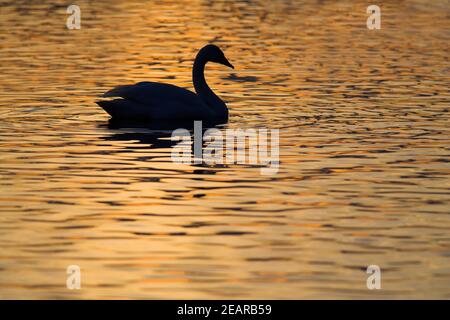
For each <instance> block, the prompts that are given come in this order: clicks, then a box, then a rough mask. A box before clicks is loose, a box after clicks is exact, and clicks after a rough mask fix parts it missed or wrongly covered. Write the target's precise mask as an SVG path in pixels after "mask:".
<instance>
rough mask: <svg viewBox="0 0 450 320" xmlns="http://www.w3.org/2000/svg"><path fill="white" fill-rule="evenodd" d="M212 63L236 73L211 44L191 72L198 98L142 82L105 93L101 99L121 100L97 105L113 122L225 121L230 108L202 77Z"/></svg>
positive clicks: (161, 85) (184, 90) (206, 47)
mask: <svg viewBox="0 0 450 320" xmlns="http://www.w3.org/2000/svg"><path fill="white" fill-rule="evenodd" d="M209 61H210V62H215V63H220V64H223V65H225V66H228V67H230V68H233V69H234V67H233V65H232V64H231V63H230V62H229V61H228V60H227V58H225V55H224V53H223V52H222V50H220V48H219V47H217V46H215V45H212V44H209V45H206V46H205V47H203V48H202V49H201V50H200V51H199V52H198V53H197V56H196V57H195V61H194V67H193V70H192V82H193V83H194V88H195V92H196V93H197V94H195V93H194V92H192V91H189V90H186V89H184V88H180V87H177V86H174V85H171V84H166V83H158V82H139V83H136V84H134V85H124V86H118V87H116V88H114V89H112V90H110V91H108V92H106V93H105V94H103V96H102V97H104V98H110V97H119V99H114V100H103V101H97V104H98V105H99V106H100V107H102V108H103V109H104V110H105V111H106V112H107V113H108V114H109V115H111V117H112V119H114V120H126V121H127V120H138V121H142V120H144V121H146V120H150V121H154V120H157V121H159V120H162V121H180V120H183V121H185V120H208V121H215V120H218V121H222V120H225V121H226V120H227V119H228V108H227V106H226V104H225V103H224V102H223V101H222V100H221V99H220V98H219V97H218V96H217V95H216V94H214V92H213V91H212V90H211V89H210V88H209V86H208V84H207V83H206V80H205V76H204V74H203V73H204V70H205V65H206V63H208V62H209Z"/></svg>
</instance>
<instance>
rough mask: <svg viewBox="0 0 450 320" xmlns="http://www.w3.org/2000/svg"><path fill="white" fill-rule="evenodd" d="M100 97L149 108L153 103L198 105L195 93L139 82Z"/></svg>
mask: <svg viewBox="0 0 450 320" xmlns="http://www.w3.org/2000/svg"><path fill="white" fill-rule="evenodd" d="M102 97H104V98H110V97H121V98H124V99H127V100H131V101H135V102H138V103H141V104H144V105H149V106H151V105H152V104H154V103H155V102H170V101H171V100H172V101H175V102H177V103H185V104H187V105H192V104H195V103H198V97H197V95H196V94H195V93H193V92H191V91H189V90H186V89H183V88H180V87H177V86H174V85H171V84H166V83H157V82H139V83H136V84H133V85H124V86H118V87H116V88H114V89H112V90H110V91H108V92H106V93H105V94H103V96H102Z"/></svg>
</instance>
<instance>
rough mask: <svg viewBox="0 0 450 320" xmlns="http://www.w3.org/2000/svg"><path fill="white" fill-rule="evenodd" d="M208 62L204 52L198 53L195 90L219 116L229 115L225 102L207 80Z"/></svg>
mask: <svg viewBox="0 0 450 320" xmlns="http://www.w3.org/2000/svg"><path fill="white" fill-rule="evenodd" d="M207 62H208V60H207V59H206V57H204V56H203V54H202V52H199V53H198V54H197V57H196V58H195V61H194V68H193V70H192V82H193V83H194V88H195V92H196V93H197V95H198V96H199V97H200V99H202V100H203V102H205V104H206V105H208V107H210V108H211V109H212V110H213V111H214V112H215V113H216V114H217V116H219V117H227V116H228V109H227V106H226V105H225V103H224V102H223V101H222V100H220V98H219V97H218V96H217V95H216V94H215V93H214V92H213V91H212V90H211V88H210V87H209V86H208V84H207V83H206V80H205V75H204V71H205V65H206V63H207Z"/></svg>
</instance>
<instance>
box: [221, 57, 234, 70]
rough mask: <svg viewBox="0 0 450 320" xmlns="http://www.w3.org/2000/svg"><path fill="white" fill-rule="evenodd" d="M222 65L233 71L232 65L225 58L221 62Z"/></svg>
mask: <svg viewBox="0 0 450 320" xmlns="http://www.w3.org/2000/svg"><path fill="white" fill-rule="evenodd" d="M222 64H223V65H225V66H227V67H230V68H231V69H234V67H233V65H232V64H231V63H230V61H228V60H227V58H225V60H224V61H223V62H222Z"/></svg>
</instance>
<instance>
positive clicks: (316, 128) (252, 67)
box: [0, 0, 450, 299]
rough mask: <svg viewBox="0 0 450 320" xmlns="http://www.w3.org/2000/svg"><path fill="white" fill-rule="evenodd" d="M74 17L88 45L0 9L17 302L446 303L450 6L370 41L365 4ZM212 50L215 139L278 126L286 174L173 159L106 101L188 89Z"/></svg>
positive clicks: (186, 6) (396, 14)
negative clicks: (374, 275) (218, 56)
mask: <svg viewBox="0 0 450 320" xmlns="http://www.w3.org/2000/svg"><path fill="white" fill-rule="evenodd" d="M30 2H31V3H30ZM77 4H78V5H79V6H80V7H81V13H82V27H81V30H68V29H67V28H66V25H65V24H66V19H67V16H68V15H67V14H66V6H67V3H66V2H65V1H40V2H39V3H38V2H37V1H8V0H7V1H1V2H0V7H1V9H0V30H2V31H1V32H0V61H1V64H0V177H1V179H0V191H1V192H0V212H1V214H0V230H1V232H0V248H1V252H0V297H1V298H37V299H43V298H190V299H194V298H207V299H212V298H259V299H266V298H276V299H300V298H301V299H303V298H423V297H429V298H447V299H448V298H450V235H449V227H450V216H449V205H450V197H449V187H450V181H449V174H450V167H449V162H448V161H449V155H450V150H449V142H450V135H449V134H450V132H449V131H450V130H449V118H450V117H449V112H448V111H449V98H450V94H449V89H448V88H449V87H450V77H449V61H448V51H449V46H448V44H449V43H450V42H449V40H450V39H449V38H450V33H449V30H450V28H449V27H450V25H449V21H450V20H449V14H450V7H449V5H448V2H447V1H433V2H432V3H431V4H430V3H429V2H428V1H378V2H377V4H378V5H379V6H380V7H381V10H382V28H381V30H374V31H371V30H368V29H367V27H366V19H367V14H366V7H367V3H366V2H365V1H339V2H334V1H288V0H286V1H281V0H274V1H262V0H261V1H260V0H248V1H199V0H196V1H145V2H144V1H124V2H122V3H119V2H118V1H116V2H113V1H95V2H94V1H78V2H77ZM210 41H212V42H214V43H215V44H217V45H219V46H220V47H222V48H223V49H224V51H225V52H226V54H227V56H228V57H229V59H230V61H231V62H232V63H233V64H234V65H235V67H236V69H235V70H231V71H230V70H228V69H225V68H224V67H222V66H218V65H208V67H207V71H206V73H207V76H206V77H207V80H208V82H209V84H210V85H211V87H213V88H214V90H215V91H216V92H217V93H218V94H219V95H220V96H221V97H222V98H223V99H224V100H226V101H227V102H228V105H229V107H230V114H231V116H230V120H229V122H228V124H226V125H223V126H220V127H219V128H220V129H221V130H225V129H227V128H244V129H245V128H269V129H280V161H281V165H280V169H279V172H278V174H276V175H273V176H263V175H261V174H260V168H259V167H257V166H246V165H228V166H221V167H205V166H199V165H179V164H174V163H173V162H172V161H171V158H170V152H171V144H170V143H169V142H168V141H167V139H166V138H164V137H163V134H162V133H161V132H159V133H155V132H154V131H151V130H148V129H136V128H118V127H110V126H108V115H107V114H106V113H104V112H103V111H102V110H101V109H100V108H99V107H98V106H97V105H96V104H95V103H94V101H95V99H96V96H98V95H99V94H101V93H103V92H104V91H106V90H108V89H110V88H111V87H113V86H115V85H118V84H128V83H135V82H138V81H161V82H169V83H172V84H175V85H179V86H183V87H186V88H190V89H192V84H191V66H192V60H193V57H194V56H195V54H196V52H197V50H198V48H201V47H202V46H203V45H205V44H206V43H208V42H210ZM71 264H76V265H79V266H80V267H81V270H82V289H81V290H68V289H66V267H67V266H68V265H71ZM372 264H376V265H379V266H380V267H381V270H382V290H368V289H367V287H366V279H367V274H366V272H365V270H366V268H367V266H369V265H372Z"/></svg>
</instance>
